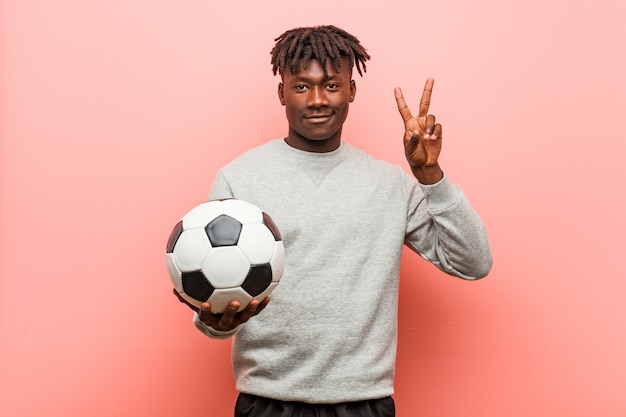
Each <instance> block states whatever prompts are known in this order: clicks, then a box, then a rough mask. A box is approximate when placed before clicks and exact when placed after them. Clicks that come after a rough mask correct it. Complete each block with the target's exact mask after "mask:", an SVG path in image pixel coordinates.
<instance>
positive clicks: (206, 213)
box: [182, 201, 224, 230]
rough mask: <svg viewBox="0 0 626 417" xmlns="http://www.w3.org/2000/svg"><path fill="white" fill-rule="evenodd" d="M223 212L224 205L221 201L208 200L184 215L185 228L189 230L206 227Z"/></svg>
mask: <svg viewBox="0 0 626 417" xmlns="http://www.w3.org/2000/svg"><path fill="white" fill-rule="evenodd" d="M223 213H224V211H223V207H222V204H221V203H220V202H219V201H207V202H205V203H202V204H200V205H197V206H196V207H194V208H192V209H191V210H190V211H189V212H188V213H187V214H185V215H184V216H183V220H182V222H183V229H184V230H189V229H196V228H200V227H204V226H206V225H207V223H209V222H210V221H211V220H213V219H214V218H216V217H217V216H219V215H220V214H223Z"/></svg>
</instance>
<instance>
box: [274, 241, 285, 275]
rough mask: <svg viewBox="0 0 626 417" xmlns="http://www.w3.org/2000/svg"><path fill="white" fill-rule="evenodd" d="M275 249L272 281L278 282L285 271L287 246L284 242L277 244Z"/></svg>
mask: <svg viewBox="0 0 626 417" xmlns="http://www.w3.org/2000/svg"><path fill="white" fill-rule="evenodd" d="M275 248H276V251H275V252H274V256H273V257H272V260H271V261H270V265H271V266H272V281H274V282H278V281H279V280H280V277H282V276H283V272H284V269H285V245H284V244H283V242H282V241H280V242H276V246H275Z"/></svg>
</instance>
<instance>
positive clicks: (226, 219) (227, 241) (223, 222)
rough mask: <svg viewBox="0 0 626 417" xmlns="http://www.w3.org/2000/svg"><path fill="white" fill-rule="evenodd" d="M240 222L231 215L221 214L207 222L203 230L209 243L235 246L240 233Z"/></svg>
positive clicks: (214, 245) (215, 245)
mask: <svg viewBox="0 0 626 417" xmlns="http://www.w3.org/2000/svg"><path fill="white" fill-rule="evenodd" d="M241 227H242V226H241V223H239V222H238V221H237V220H235V219H233V218H232V217H230V216H228V215H226V214H222V215H220V216H218V217H216V218H215V219H213V220H212V221H211V223H209V224H208V225H207V226H206V228H205V230H206V234H207V236H209V240H210V241H211V245H212V246H213V247H217V246H235V245H236V244H237V241H238V240H239V234H240V233H241Z"/></svg>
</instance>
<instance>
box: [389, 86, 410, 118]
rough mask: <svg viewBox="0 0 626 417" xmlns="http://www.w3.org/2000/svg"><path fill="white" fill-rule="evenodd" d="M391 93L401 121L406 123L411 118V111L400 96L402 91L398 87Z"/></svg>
mask: <svg viewBox="0 0 626 417" xmlns="http://www.w3.org/2000/svg"><path fill="white" fill-rule="evenodd" d="M393 93H394V95H395V96H396V103H397V104H398V111H399V112H400V115H401V116H402V120H404V121H405V122H406V121H407V120H409V119H410V118H411V117H413V116H412V115H411V110H409V106H408V105H407V104H406V101H404V96H403V95H402V90H401V89H400V87H396V88H394V90H393Z"/></svg>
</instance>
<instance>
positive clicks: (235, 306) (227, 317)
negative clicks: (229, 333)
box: [219, 301, 239, 328]
mask: <svg viewBox="0 0 626 417" xmlns="http://www.w3.org/2000/svg"><path fill="white" fill-rule="evenodd" d="M238 310H239V302H237V301H232V302H231V303H230V304H229V305H228V308H227V309H226V310H225V311H224V314H222V317H221V318H220V320H219V325H220V327H222V328H228V327H230V326H231V325H232V324H233V321H234V320H235V315H236V314H237V311H238Z"/></svg>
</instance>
